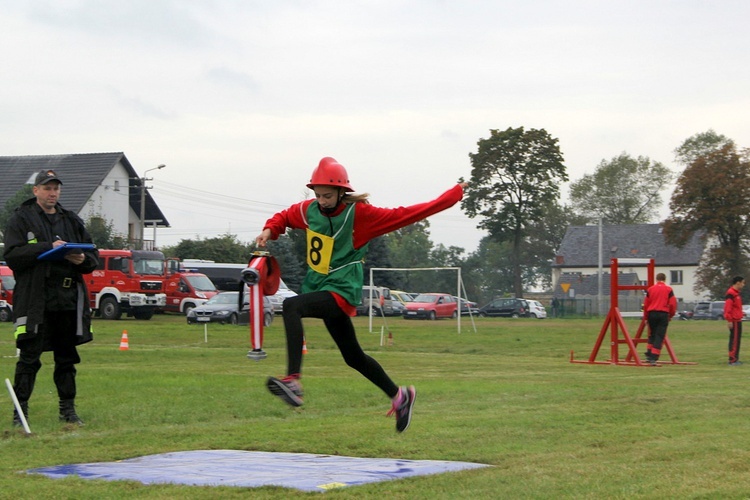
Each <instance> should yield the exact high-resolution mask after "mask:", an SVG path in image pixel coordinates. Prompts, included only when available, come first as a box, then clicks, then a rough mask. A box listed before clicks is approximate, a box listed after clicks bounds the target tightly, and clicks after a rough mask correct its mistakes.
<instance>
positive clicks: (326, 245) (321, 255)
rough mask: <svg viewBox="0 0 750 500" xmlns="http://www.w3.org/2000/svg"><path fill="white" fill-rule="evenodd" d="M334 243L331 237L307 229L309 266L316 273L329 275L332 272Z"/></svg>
mask: <svg viewBox="0 0 750 500" xmlns="http://www.w3.org/2000/svg"><path fill="white" fill-rule="evenodd" d="M334 241H336V240H334V239H333V238H332V237H330V236H326V235H325V234H320V233H316V232H315V231H313V230H312V229H310V228H308V229H307V265H308V266H310V268H311V269H312V270H313V271H315V272H316V273H320V274H328V272H329V271H330V270H331V255H332V254H333V243H334Z"/></svg>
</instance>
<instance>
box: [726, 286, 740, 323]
mask: <svg viewBox="0 0 750 500" xmlns="http://www.w3.org/2000/svg"><path fill="white" fill-rule="evenodd" d="M724 299H725V301H724V319H725V320H727V321H742V316H743V312H742V297H740V292H738V291H737V290H735V288H734V287H733V286H730V287H729V290H727V295H726V297H725V298H724Z"/></svg>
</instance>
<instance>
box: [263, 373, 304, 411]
mask: <svg viewBox="0 0 750 500" xmlns="http://www.w3.org/2000/svg"><path fill="white" fill-rule="evenodd" d="M266 386H267V387H268V390H269V391H271V394H273V395H274V396H278V397H280V398H281V399H282V400H283V401H284V402H285V403H286V404H288V405H292V406H302V396H303V394H304V393H303V392H302V384H300V383H299V380H297V379H296V378H292V377H284V378H282V379H277V378H276V377H268V381H266Z"/></svg>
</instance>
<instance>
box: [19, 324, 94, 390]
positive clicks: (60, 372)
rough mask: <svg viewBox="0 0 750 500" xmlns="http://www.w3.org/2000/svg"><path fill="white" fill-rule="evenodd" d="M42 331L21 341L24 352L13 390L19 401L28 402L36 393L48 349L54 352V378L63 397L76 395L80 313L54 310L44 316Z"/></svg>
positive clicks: (20, 356) (40, 327)
mask: <svg viewBox="0 0 750 500" xmlns="http://www.w3.org/2000/svg"><path fill="white" fill-rule="evenodd" d="M39 330H40V331H39V333H38V334H37V335H36V336H34V337H32V338H30V339H26V340H23V341H19V342H18V344H17V345H18V348H19V349H20V350H21V353H20V355H19V358H18V362H17V363H16V375H15V382H14V385H13V390H14V391H16V396H17V397H18V400H19V401H28V400H29V399H30V398H31V393H32V392H34V384H35V382H36V374H37V372H39V369H40V368H41V367H42V362H41V360H40V359H41V356H42V352H44V351H50V350H51V351H52V353H53V356H54V360H55V371H54V373H53V376H52V377H53V380H54V381H55V386H56V387H57V395H58V396H59V398H60V399H74V398H75V397H76V367H75V365H76V364H78V363H80V362H81V358H80V357H79V356H78V350H77V349H76V343H77V341H76V312H75V311H52V312H48V313H46V314H45V315H44V324H42V325H40V326H39Z"/></svg>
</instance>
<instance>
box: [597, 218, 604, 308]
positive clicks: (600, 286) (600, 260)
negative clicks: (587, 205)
mask: <svg viewBox="0 0 750 500" xmlns="http://www.w3.org/2000/svg"><path fill="white" fill-rule="evenodd" d="M602 239H603V238H602V218H601V217H599V286H598V291H597V293H598V294H597V298H596V301H597V303H598V309H599V316H601V315H602V314H603V311H602V305H603V304H602V301H603V300H604V296H603V295H602V277H603V276H602V274H603V267H604V263H603V262H602V258H603V257H602V246H603V243H602Z"/></svg>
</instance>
